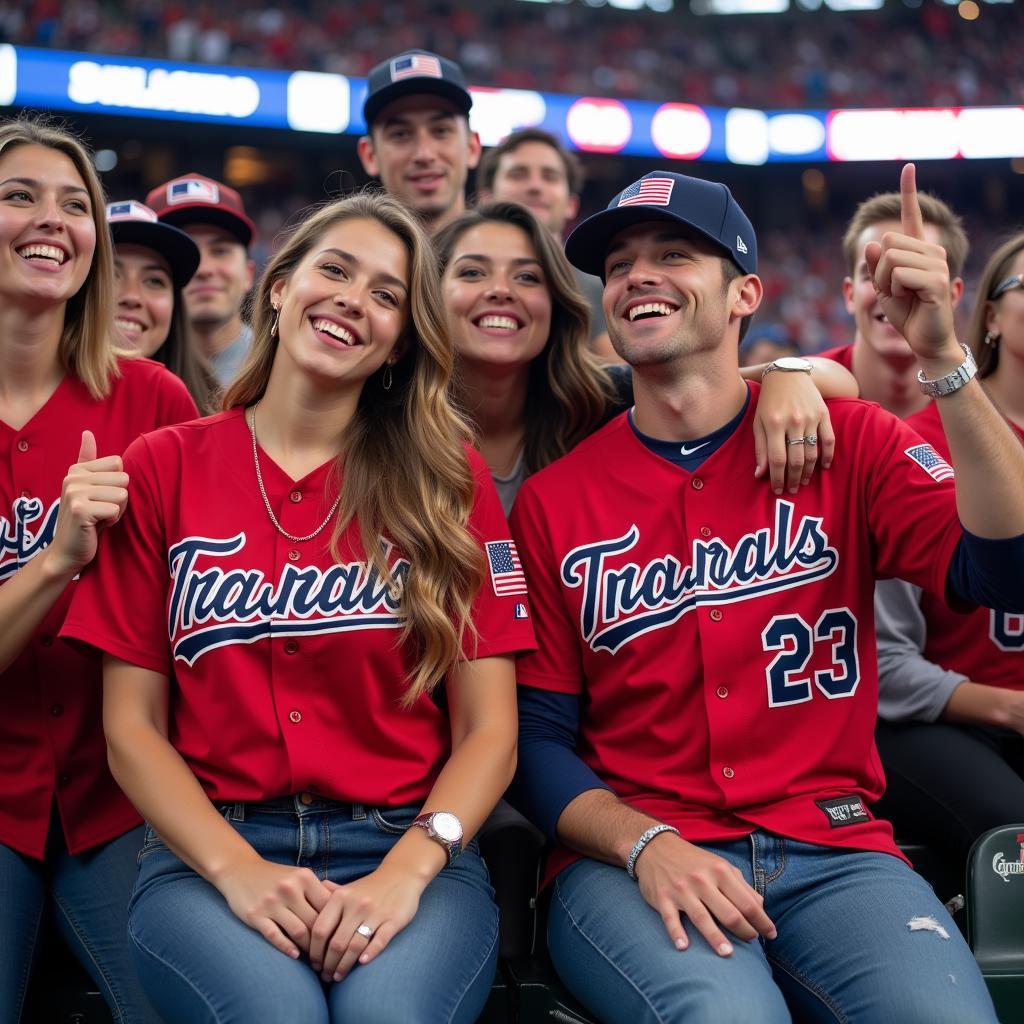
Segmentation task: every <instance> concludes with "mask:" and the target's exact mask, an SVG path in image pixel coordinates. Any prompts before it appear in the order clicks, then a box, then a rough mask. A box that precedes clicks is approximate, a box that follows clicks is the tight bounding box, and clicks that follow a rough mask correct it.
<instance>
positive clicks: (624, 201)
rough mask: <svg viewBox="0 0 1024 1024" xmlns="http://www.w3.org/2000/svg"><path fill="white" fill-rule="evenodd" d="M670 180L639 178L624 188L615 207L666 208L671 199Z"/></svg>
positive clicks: (671, 182) (671, 184)
mask: <svg viewBox="0 0 1024 1024" xmlns="http://www.w3.org/2000/svg"><path fill="white" fill-rule="evenodd" d="M673 185H675V182H674V181H673V180H672V179H671V178H641V179H640V181H635V182H633V184H632V185H630V186H629V188H624V189H623V190H622V194H621V195H620V196H619V201H618V202H617V203H616V204H615V205H616V206H668V203H669V200H670V199H671V198H672V186H673Z"/></svg>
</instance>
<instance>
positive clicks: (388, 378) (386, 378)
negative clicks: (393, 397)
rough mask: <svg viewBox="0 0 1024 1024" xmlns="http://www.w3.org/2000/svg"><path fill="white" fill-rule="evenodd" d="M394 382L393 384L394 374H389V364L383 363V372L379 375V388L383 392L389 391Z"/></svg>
mask: <svg viewBox="0 0 1024 1024" xmlns="http://www.w3.org/2000/svg"><path fill="white" fill-rule="evenodd" d="M394 382H395V380H394V374H393V373H392V372H391V364H390V363H385V364H384V372H383V373H382V374H381V379H380V386H381V387H382V388H383V389H384V390H385V391H390V390H391V385H392V384H394Z"/></svg>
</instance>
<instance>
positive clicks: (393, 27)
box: [0, 0, 1024, 108]
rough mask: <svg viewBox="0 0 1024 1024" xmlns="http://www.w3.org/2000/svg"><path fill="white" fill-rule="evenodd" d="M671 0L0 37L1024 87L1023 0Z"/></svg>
mask: <svg viewBox="0 0 1024 1024" xmlns="http://www.w3.org/2000/svg"><path fill="white" fill-rule="evenodd" d="M684 5H685V0H678V3H677V6H678V7H679V8H680V9H679V10H675V11H672V12H670V13H655V12H644V11H634V12H629V13H628V14H627V13H625V12H622V11H616V10H607V9H594V8H593V7H590V6H587V5H585V4H579V5H571V6H569V5H561V4H556V5H551V6H546V5H532V4H530V5H528V4H524V3H520V2H515V0H482V2H480V3H475V4H472V5H459V4H454V3H451V4H449V3H435V2H431V0H410V2H408V3H403V4H401V5H398V4H390V3H383V2H380V0H366V2H365V3H354V2H351V0H347V2H346V0H341V2H339V0H278V2H276V3H271V4H268V5H267V6H265V7H254V6H253V5H250V4H247V3H245V2H244V0H225V2H221V3H217V4H212V5H198V4H186V3H184V2H182V0H118V2H116V3H115V2H106V3H104V2H100V0H34V2H29V3H3V4H0V41H4V42H9V43H15V44H20V45H23V46H43V47H54V48H60V49H69V50H76V49H91V50H95V51H97V52H100V53H113V54H121V53H124V54H133V55H135V56H144V57H154V58H166V59H169V60H176V61H198V62H200V63H209V64H240V65H248V66H251V67H274V68H289V69H295V68H304V69H307V70H319V71H332V72H338V73H341V74H346V75H360V76H361V75H365V74H366V72H367V71H368V70H369V69H370V68H371V67H372V66H373V65H374V64H376V63H377V62H378V61H380V60H383V59H384V58H385V57H387V56H388V55H389V54H392V53H395V52H398V51H400V50H403V49H406V48H411V47H425V48H427V49H430V50H434V51H436V52H438V53H444V54H447V55H448V56H450V57H452V58H454V59H455V60H457V61H458V62H459V63H460V64H461V65H462V67H463V69H464V70H465V72H466V75H467V77H468V78H469V80H470V82H472V83H474V84H477V85H493V86H503V87H507V88H522V89H546V90H551V91H555V92H568V93H582V94H593V95H599V96H618V97H622V98H627V99H649V100H656V101H665V100H685V101H687V102H691V103H699V104H718V105H723V106H735V105H744V104H747V105H752V106H756V107H760V108H765V107H843V106H851V107H871V106H886V107H893V106H896V107H898V106H958V105H984V104H988V103H1021V102H1024V62H1022V61H1021V60H1020V50H1019V39H1020V36H1019V31H1017V30H1019V28H1020V11H1019V8H1018V7H1017V6H1016V5H1013V4H1009V5H1005V6H989V5H986V6H985V8H984V11H983V16H982V17H979V18H977V19H976V20H974V21H965V20H964V19H963V18H962V17H960V15H959V14H958V13H957V9H956V7H950V6H945V5H940V4H937V3H932V2H928V3H925V4H923V5H922V6H919V7H918V8H917V9H909V8H907V7H903V6H895V5H892V6H889V7H887V8H885V9H883V10H880V11H872V12H857V13H856V14H855V15H853V16H851V15H850V14H834V13H831V12H828V11H817V12H812V13H807V14H804V15H797V14H795V13H791V14H789V15H787V16H786V17H784V18H772V17H765V16H756V15H755V16H744V17H727V18H721V17H718V18H716V17H705V18H697V17H695V16H693V15H690V14H689V13H688V12H686V11H685V10H684V9H683V8H684Z"/></svg>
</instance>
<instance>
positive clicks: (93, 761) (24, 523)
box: [0, 359, 196, 858]
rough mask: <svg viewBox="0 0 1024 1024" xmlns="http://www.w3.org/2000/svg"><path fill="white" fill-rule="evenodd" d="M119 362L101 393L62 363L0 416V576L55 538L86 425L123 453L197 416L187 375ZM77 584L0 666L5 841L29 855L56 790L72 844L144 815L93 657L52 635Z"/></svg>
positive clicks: (75, 848) (116, 831)
mask: <svg viewBox="0 0 1024 1024" xmlns="http://www.w3.org/2000/svg"><path fill="white" fill-rule="evenodd" d="M120 366H121V376H120V377H118V378H117V379H116V380H115V381H114V382H113V384H112V386H111V390H110V394H109V395H108V396H107V397H106V398H103V399H100V400H98V401H97V400H96V399H95V398H93V397H92V396H91V395H90V394H89V392H88V390H87V389H86V387H85V385H84V384H83V383H82V382H81V381H80V380H79V379H78V378H77V377H74V376H72V375H71V374H67V375H66V376H65V377H64V379H63V380H62V381H61V383H60V384H59V385H58V387H57V390H56V391H55V392H54V393H53V395H52V396H51V397H50V399H49V400H48V401H47V402H46V404H45V405H44V406H43V407H42V409H40V410H39V412H37V413H36V414H35V416H33V417H32V419H31V420H29V422H28V423H26V424H25V426H24V427H22V428H21V429H20V430H13V429H12V428H11V427H9V426H8V425H7V424H6V423H3V422H0V451H2V452H3V453H4V458H3V459H0V584H2V583H3V582H4V581H6V580H8V579H10V578H11V576H13V575H14V573H16V572H17V571H18V569H19V568H20V567H21V566H23V565H24V564H25V563H26V562H27V561H28V560H29V559H30V558H32V557H33V556H34V555H37V554H39V552H40V551H42V550H43V548H44V547H46V546H47V545H48V544H49V543H50V542H51V541H52V540H53V531H54V526H55V524H56V521H57V510H58V507H59V505H60V492H61V485H62V483H63V481H64V477H65V476H66V475H67V471H68V467H69V466H70V465H71V464H72V463H74V462H75V461H77V459H78V452H79V447H80V445H81V441H82V431H83V430H86V429H88V430H91V431H92V432H93V433H94V434H95V435H96V450H97V452H98V453H99V456H100V457H102V456H106V455H120V454H122V453H123V452H124V450H125V448H127V447H128V445H129V444H130V443H131V442H132V441H134V440H135V438H136V437H138V436H139V434H141V433H143V432H144V431H147V430H153V429H155V428H156V427H161V426H164V425H165V424H168V423H177V422H179V421H181V420H187V419H192V418H193V417H194V416H196V407H195V404H194V403H193V401H192V399H191V397H190V396H189V393H188V391H186V390H185V385H184V384H182V383H181V381H180V380H178V378H177V377H175V376H174V375H173V374H171V373H170V372H168V371H167V370H166V369H164V367H162V366H160V365H159V364H158V363H154V362H152V361H150V360H148V359H127V360H122V362H121V364H120ZM130 490H131V485H130V484H129V492H130ZM129 500H130V499H129ZM100 546H101V547H102V544H101V545H100ZM79 586H80V584H79V583H77V582H75V583H72V584H71V585H70V586H68V587H67V588H66V589H65V590H64V593H63V594H61V596H60V598H59V600H58V601H57V602H56V604H54V606H53V607H52V608H51V609H50V611H49V613H48V614H47V615H46V617H45V618H44V619H43V621H42V623H41V624H40V625H39V627H38V629H36V631H35V633H34V634H33V636H32V639H31V640H30V641H29V643H28V646H27V647H26V648H25V650H24V651H22V653H21V654H20V655H19V656H18V658H17V659H16V660H15V661H14V663H13V664H12V665H11V666H10V667H9V668H8V669H7V671H6V672H4V673H3V674H2V675H0V709H2V710H0V842H2V843H4V844H5V845H6V846H9V847H11V848H12V849H15V850H18V851H20V852H21V853H24V854H26V855H28V856H30V857H36V858H42V856H43V851H44V849H45V846H46V834H47V830H48V828H49V825H50V808H51V807H52V805H53V801H54V799H55V798H56V801H57V808H58V810H59V811H60V818H61V822H62V823H63V825H64V836H65V839H66V842H67V846H68V849H69V850H70V851H71V852H72V853H81V852H82V851H83V850H88V849H89V848H90V847H93V846H96V845H98V844H99V843H104V842H107V841H108V840H110V839H113V838H115V837H117V836H119V835H122V834H123V833H124V832H126V831H127V830H128V829H130V828H133V827H134V826H135V825H137V824H138V822H139V816H138V815H137V814H136V813H135V809H134V808H133V807H132V806H131V804H130V803H128V801H127V800H126V799H125V797H124V795H123V794H122V793H121V790H120V789H118V787H117V785H116V784H115V783H114V780H113V779H112V778H111V776H110V772H109V771H108V770H107V746H106V742H105V741H104V739H103V725H102V721H101V714H100V698H101V693H102V681H101V678H100V662H99V659H98V658H96V657H95V655H94V654H86V653H84V652H82V651H76V650H74V649H73V648H72V647H70V646H69V645H68V644H65V643H61V642H58V641H57V640H56V638H57V634H58V632H59V631H60V626H61V623H62V622H63V620H64V616H65V614H66V613H67V610H68V605H69V604H70V602H71V597H72V594H73V593H74V592H75V591H76V590H77V589H78V587H79Z"/></svg>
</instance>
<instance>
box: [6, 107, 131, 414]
mask: <svg viewBox="0 0 1024 1024" xmlns="http://www.w3.org/2000/svg"><path fill="white" fill-rule="evenodd" d="M18 146H43V147H45V148H46V149H55V150H57V151H58V152H59V153H63V154H64V155H65V156H66V157H67V158H68V159H69V160H70V161H71V163H72V164H74V167H75V170H76V171H77V172H78V175H79V177H80V178H81V179H82V183H83V184H84V185H85V190H86V192H87V193H88V194H89V205H90V206H91V210H90V211H89V212H90V216H91V217H92V221H93V224H94V225H95V226H96V250H95V252H94V253H93V258H92V265H91V266H90V267H89V273H88V274H87V275H86V278H85V281H84V282H83V284H82V287H81V288H79V290H78V291H77V292H76V293H75V294H74V295H73V296H71V298H70V299H68V301H67V305H66V307H65V310H64V330H63V332H62V333H61V339H60V347H59V349H58V356H59V358H60V361H61V365H62V366H63V367H64V369H65V370H66V371H67V372H68V373H73V374H74V375H75V376H76V377H78V379H79V380H80V381H81V382H82V383H83V384H84V385H85V386H86V387H87V388H88V389H89V393H90V394H91V395H92V396H93V398H104V397H105V396H106V395H108V394H109V393H110V385H111V382H112V380H113V378H115V377H117V376H119V370H118V366H117V357H118V355H119V354H121V353H119V351H118V347H117V342H116V335H115V332H114V254H113V244H112V242H111V239H110V229H109V228H108V227H107V220H106V206H105V201H104V194H103V186H102V185H101V184H100V179H99V176H98V175H97V174H96V171H95V169H94V168H93V165H92V160H91V159H90V157H89V151H88V149H87V148H86V146H85V145H84V144H83V143H82V142H81V141H80V140H78V139H77V138H75V136H74V135H72V134H70V133H69V132H67V131H65V130H64V129H63V128H60V127H58V126H57V125H55V124H52V123H49V122H47V121H46V120H45V119H43V118H31V117H20V118H16V119H14V120H10V121H4V122H2V123H0V157H2V156H3V154H4V153H7V152H8V151H10V150H12V149H15V148H16V147H18Z"/></svg>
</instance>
